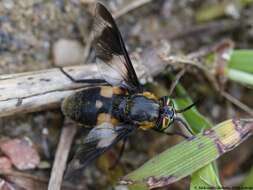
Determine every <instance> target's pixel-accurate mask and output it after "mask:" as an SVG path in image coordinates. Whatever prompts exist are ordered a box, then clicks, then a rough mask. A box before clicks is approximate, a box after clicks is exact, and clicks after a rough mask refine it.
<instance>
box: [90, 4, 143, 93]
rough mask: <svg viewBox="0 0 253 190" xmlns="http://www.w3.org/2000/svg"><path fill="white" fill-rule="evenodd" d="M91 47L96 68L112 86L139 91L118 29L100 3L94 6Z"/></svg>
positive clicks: (137, 82)
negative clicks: (94, 56)
mask: <svg viewBox="0 0 253 190" xmlns="http://www.w3.org/2000/svg"><path fill="white" fill-rule="evenodd" d="M93 34H94V40H93V44H92V45H93V47H94V49H95V52H96V59H97V60H96V61H97V65H98V68H99V70H100V72H101V74H102V75H103V77H104V79H105V80H106V81H107V82H108V83H110V84H111V85H113V86H121V87H123V88H125V89H127V90H128V91H129V92H135V93H136V92H141V91H142V87H141V85H140V83H139V80H138V78H137V75H136V73H135V71H134V68H133V66H132V63H131V60H130V58H129V55H128V53H127V50H126V47H125V44H124V42H123V39H122V36H121V34H120V31H119V29H118V27H117V25H116V23H115V21H114V19H113V17H112V15H111V14H110V13H109V11H108V10H107V9H106V8H105V7H104V6H103V5H102V4H100V3H98V4H97V6H96V13H95V20H94V28H93Z"/></svg>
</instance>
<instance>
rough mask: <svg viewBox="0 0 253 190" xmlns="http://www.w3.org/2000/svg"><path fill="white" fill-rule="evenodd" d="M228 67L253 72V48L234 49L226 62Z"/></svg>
mask: <svg viewBox="0 0 253 190" xmlns="http://www.w3.org/2000/svg"><path fill="white" fill-rule="evenodd" d="M228 67H229V68H230V69H236V70H239V71H244V72H248V73H253V50H246V49H242V50H234V51H233V53H232V55H231V58H230V60H229V62H228Z"/></svg>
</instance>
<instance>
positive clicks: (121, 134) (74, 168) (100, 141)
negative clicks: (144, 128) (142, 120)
mask: <svg viewBox="0 0 253 190" xmlns="http://www.w3.org/2000/svg"><path fill="white" fill-rule="evenodd" d="M134 128H135V127H134V126H131V125H118V126H113V125H112V124H111V123H102V124H100V125H98V126H96V127H94V128H93V129H92V130H91V131H90V132H89V134H88V135H87V137H86V138H85V142H84V144H83V145H82V146H81V147H80V149H79V150H78V151H77V153H76V154H75V156H74V158H73V159H72V160H71V161H70V163H69V165H68V168H67V171H66V173H65V178H72V177H73V176H75V175H76V174H77V173H79V172H80V171H81V170H82V169H84V168H85V167H86V166H87V165H88V164H90V162H92V161H93V160H95V159H96V158H97V157H99V156H100V155H101V154H103V153H104V152H105V151H107V150H109V149H110V148H111V147H112V146H113V145H115V144H116V143H118V142H119V141H120V140H121V139H124V138H126V137H127V136H128V135H129V134H130V133H131V132H132V131H133V129H134Z"/></svg>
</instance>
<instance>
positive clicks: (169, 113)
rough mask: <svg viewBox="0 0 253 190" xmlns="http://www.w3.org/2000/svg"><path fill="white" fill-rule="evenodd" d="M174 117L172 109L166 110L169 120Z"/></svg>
mask: <svg viewBox="0 0 253 190" xmlns="http://www.w3.org/2000/svg"><path fill="white" fill-rule="evenodd" d="M174 115H175V112H174V110H173V108H172V109H169V110H168V116H169V117H170V119H172V118H173V117H174Z"/></svg>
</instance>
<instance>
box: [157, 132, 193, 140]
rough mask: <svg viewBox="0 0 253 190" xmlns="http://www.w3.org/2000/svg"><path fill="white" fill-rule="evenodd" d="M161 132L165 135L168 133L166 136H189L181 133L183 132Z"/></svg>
mask: <svg viewBox="0 0 253 190" xmlns="http://www.w3.org/2000/svg"><path fill="white" fill-rule="evenodd" d="M161 133H164V134H166V135H168V136H172V135H178V136H180V137H183V138H184V139H188V138H189V136H187V135H185V134H183V133H180V132H166V131H161Z"/></svg>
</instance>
